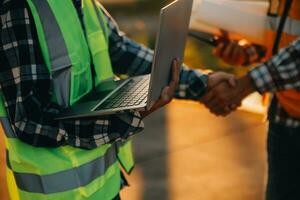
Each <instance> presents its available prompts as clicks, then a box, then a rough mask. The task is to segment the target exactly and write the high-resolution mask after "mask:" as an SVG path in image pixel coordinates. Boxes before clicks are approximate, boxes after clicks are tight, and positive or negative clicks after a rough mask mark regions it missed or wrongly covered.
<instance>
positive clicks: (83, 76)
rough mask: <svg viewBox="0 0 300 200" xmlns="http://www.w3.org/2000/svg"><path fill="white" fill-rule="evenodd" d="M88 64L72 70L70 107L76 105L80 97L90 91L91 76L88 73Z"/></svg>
mask: <svg viewBox="0 0 300 200" xmlns="http://www.w3.org/2000/svg"><path fill="white" fill-rule="evenodd" d="M89 65H90V64H89V63H86V64H85V65H84V66H85V67H82V68H80V70H79V69H78V68H77V70H73V72H72V75H71V76H72V79H71V105H72V104H74V103H76V102H77V101H78V100H79V99H80V98H81V97H83V96H84V95H86V94H87V93H88V92H90V91H91V90H92V76H91V73H90V66H89Z"/></svg>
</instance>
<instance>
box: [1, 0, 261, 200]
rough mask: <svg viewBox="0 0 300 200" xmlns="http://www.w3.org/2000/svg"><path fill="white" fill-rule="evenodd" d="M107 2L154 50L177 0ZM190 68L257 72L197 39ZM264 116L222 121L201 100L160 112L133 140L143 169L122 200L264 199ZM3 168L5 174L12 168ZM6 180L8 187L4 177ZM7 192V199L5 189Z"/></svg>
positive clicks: (243, 114)
mask: <svg viewBox="0 0 300 200" xmlns="http://www.w3.org/2000/svg"><path fill="white" fill-rule="evenodd" d="M195 1H196V0H195ZM100 2H102V3H103V5H104V6H105V8H106V9H108V11H109V12H110V13H111V15H112V16H113V17H114V18H115V19H116V21H117V22H118V24H119V26H120V28H121V30H123V31H124V32H125V33H126V34H127V35H128V36H129V37H131V38H133V39H134V40H136V41H138V42H140V43H143V44H144V45H147V46H149V47H151V48H153V47H154V44H155V35H156V30H157V25H158V16H159V10H160V8H161V7H163V6H164V5H166V4H167V3H168V2H170V1H169V0H100ZM184 62H185V63H186V64H187V65H189V66H190V67H192V68H197V69H212V70H217V71H218V70H222V71H226V72H230V73H233V74H236V75H238V76H241V75H243V74H244V73H246V72H247V70H248V69H249V68H241V67H231V66H228V65H226V64H224V63H222V62H221V61H220V60H218V59H216V58H215V57H214V56H213V55H212V47H210V46H208V45H206V44H205V43H201V42H199V41H197V40H195V39H193V38H190V37H189V38H188V41H187V47H186V51H185V60H184ZM250 102H251V99H250ZM255 104H256V103H255ZM245 110H246V111H245ZM249 111H250V112H249ZM256 111H257V109H255V108H253V107H251V106H250V108H249V107H247V108H245V107H244V108H242V109H241V110H238V111H236V112H235V113H233V114H231V115H230V116H229V117H227V118H218V117H215V116H213V115H212V114H210V113H209V111H208V110H207V109H205V107H204V106H203V105H201V104H199V103H197V102H189V101H178V100H175V101H173V102H172V103H171V104H170V105H168V106H167V107H165V108H164V109H161V110H159V111H158V112H156V113H154V114H153V115H151V116H150V117H148V118H147V119H146V120H145V127H146V128H145V131H143V132H142V133H140V134H138V135H137V136H135V137H134V138H133V142H134V153H135V160H136V168H135V170H134V171H133V173H132V174H131V176H130V177H127V178H128V181H129V184H130V185H131V186H130V187H128V188H126V189H124V190H123V191H122V199H124V200H190V199H191V200H198V199H199V200H262V199H263V194H264V187H265V186H264V185H265V171H266V163H265V161H266V156H265V141H266V123H265V122H264V115H263V114H262V112H261V110H260V112H256ZM1 141H2V142H3V140H1ZM1 146H2V148H1V151H2V152H1V159H2V161H4V160H5V158H4V155H5V154H4V145H3V144H2V145H1ZM1 168H2V169H1V171H2V172H4V169H5V168H4V165H2V166H1ZM0 178H1V180H0V181H1V182H2V183H5V177H4V173H1V176H0ZM0 193H1V195H0V196H1V197H3V198H1V199H3V200H5V199H6V198H5V196H7V192H6V187H5V185H3V186H2V187H1V189H0Z"/></svg>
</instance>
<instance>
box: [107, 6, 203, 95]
mask: <svg viewBox="0 0 300 200" xmlns="http://www.w3.org/2000/svg"><path fill="white" fill-rule="evenodd" d="M102 10H103V12H104V13H105V15H106V17H107V23H108V26H109V29H110V35H109V49H110V56H111V61H112V65H113V68H114V72H115V73H116V74H127V75H129V76H136V75H142V74H148V73H150V72H151V66H152V61H153V51H152V50H151V49H149V48H147V47H145V46H143V45H141V44H138V43H136V42H135V41H133V40H131V39H129V38H128V37H126V35H125V34H124V33H123V32H121V31H120V30H119V28H118V25H117V23H116V22H115V21H114V19H113V18H112V17H111V16H110V15H109V13H108V12H107V11H106V10H105V9H103V8H102ZM207 79H208V76H207V75H206V74H203V73H201V71H199V70H192V69H189V68H188V67H187V66H185V65H183V66H182V68H181V72H180V80H179V86H178V89H177V91H176V94H175V97H176V98H180V99H191V100H198V99H199V98H200V97H201V96H202V95H203V94H204V93H205V90H206V86H207Z"/></svg>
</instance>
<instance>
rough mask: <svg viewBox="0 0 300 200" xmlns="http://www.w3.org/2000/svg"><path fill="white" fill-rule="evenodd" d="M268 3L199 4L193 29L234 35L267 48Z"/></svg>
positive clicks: (200, 0) (214, 0) (227, 0)
mask: <svg viewBox="0 0 300 200" xmlns="http://www.w3.org/2000/svg"><path fill="white" fill-rule="evenodd" d="M268 6H269V3H268V1H237V0H196V1H195V2H194V7H193V13H192V18H191V24H190V28H191V29H194V30H199V31H205V32H210V33H213V34H217V33H219V29H224V30H226V31H228V32H229V33H231V34H233V35H238V36H240V37H243V38H246V39H248V40H250V41H252V42H255V43H259V44H263V41H264V37H265V30H266V24H267V11H268Z"/></svg>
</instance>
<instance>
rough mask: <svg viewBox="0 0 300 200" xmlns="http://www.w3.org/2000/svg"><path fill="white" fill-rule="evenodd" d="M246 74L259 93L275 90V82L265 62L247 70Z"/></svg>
mask: <svg viewBox="0 0 300 200" xmlns="http://www.w3.org/2000/svg"><path fill="white" fill-rule="evenodd" d="M248 75H249V77H250V78H251V79H252V81H253V83H254V86H255V87H256V90H257V91H258V92H259V93H261V94H262V93H265V92H275V91H276V87H275V83H274V81H273V78H272V75H271V73H270V71H269V69H268V66H267V65H266V64H260V65H258V66H256V67H255V68H254V69H252V70H250V71H249V72H248Z"/></svg>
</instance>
